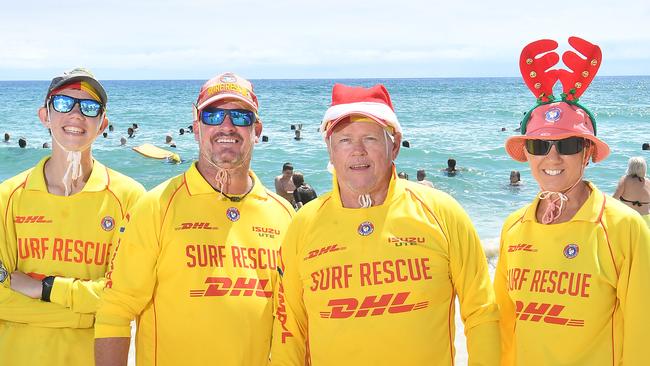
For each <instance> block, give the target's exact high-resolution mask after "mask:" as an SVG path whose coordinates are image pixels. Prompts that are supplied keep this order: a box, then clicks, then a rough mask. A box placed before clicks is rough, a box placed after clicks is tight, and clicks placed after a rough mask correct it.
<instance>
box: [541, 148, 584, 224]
mask: <svg viewBox="0 0 650 366" xmlns="http://www.w3.org/2000/svg"><path fill="white" fill-rule="evenodd" d="M582 154H583V155H582V157H583V161H584V150H583V153H582ZM584 171H585V165H584V164H583V165H581V167H580V178H578V180H577V181H576V182H575V183H573V185H571V187H569V188H567V189H565V190H563V191H562V192H553V191H541V192H539V194H538V195H537V197H539V199H540V201H541V200H548V202H549V203H548V206H546V210H544V215H542V224H545V225H548V224H551V223H553V221H555V220H557V219H558V217H560V215H562V210H564V204H565V203H566V202H568V201H569V197H567V196H566V193H569V192H571V190H573V189H574V188H575V187H576V186H577V185H578V183H580V182H582V176H583V174H584ZM554 196H555V198H553V197H554Z"/></svg>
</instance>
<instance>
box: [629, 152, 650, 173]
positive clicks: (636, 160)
mask: <svg viewBox="0 0 650 366" xmlns="http://www.w3.org/2000/svg"><path fill="white" fill-rule="evenodd" d="M647 169H648V167H647V165H646V162H645V159H643V158H642V157H641V156H635V157H632V158H630V160H629V161H628V163H627V172H626V173H625V174H626V175H631V176H637V177H639V178H645V173H646V171H647Z"/></svg>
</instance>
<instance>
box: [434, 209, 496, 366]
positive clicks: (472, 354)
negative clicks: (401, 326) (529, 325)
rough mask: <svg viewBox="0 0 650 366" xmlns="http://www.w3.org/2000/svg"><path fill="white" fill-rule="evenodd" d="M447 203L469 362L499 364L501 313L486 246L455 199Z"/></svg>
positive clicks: (452, 260) (454, 274) (453, 274)
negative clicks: (486, 255)
mask: <svg viewBox="0 0 650 366" xmlns="http://www.w3.org/2000/svg"><path fill="white" fill-rule="evenodd" d="M446 206H447V209H449V210H450V212H448V215H449V216H448V217H447V220H448V221H447V222H448V224H447V229H448V233H449V252H450V253H449V257H450V259H449V260H450V269H451V277H452V281H453V283H454V289H455V290H456V293H457V294H458V300H459V302H460V315H461V319H462V320H463V323H464V324H465V337H466V338H467V353H468V360H469V361H468V365H470V366H479V365H480V366H482V365H498V364H499V358H500V349H499V347H500V341H499V325H498V320H499V313H498V307H497V305H496V302H495V299H494V291H493V288H492V284H491V282H490V275H489V273H488V268H487V260H486V258H485V254H484V253H483V247H482V246H481V241H480V240H479V237H478V234H477V233H476V230H475V229H474V226H473V225H472V222H471V220H470V218H469V216H467V214H466V213H465V211H464V210H463V209H462V207H461V206H460V205H459V204H458V203H457V202H455V201H453V202H452V203H449V204H447V205H446Z"/></svg>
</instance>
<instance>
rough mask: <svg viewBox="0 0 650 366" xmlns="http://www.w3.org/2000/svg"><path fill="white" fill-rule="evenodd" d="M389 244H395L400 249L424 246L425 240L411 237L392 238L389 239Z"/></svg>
mask: <svg viewBox="0 0 650 366" xmlns="http://www.w3.org/2000/svg"><path fill="white" fill-rule="evenodd" d="M388 242H389V243H390V244H395V246H396V247H400V246H404V245H417V244H424V242H425V239H424V238H423V237H419V236H409V237H399V236H391V237H389V238H388Z"/></svg>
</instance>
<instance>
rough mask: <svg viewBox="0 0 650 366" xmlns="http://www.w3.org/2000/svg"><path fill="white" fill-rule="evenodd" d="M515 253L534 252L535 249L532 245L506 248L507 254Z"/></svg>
mask: <svg viewBox="0 0 650 366" xmlns="http://www.w3.org/2000/svg"><path fill="white" fill-rule="evenodd" d="M516 251H524V252H536V251H537V249H535V248H533V245H532V244H517V245H510V246H508V252H516Z"/></svg>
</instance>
